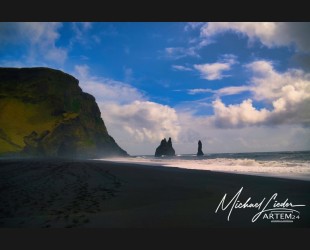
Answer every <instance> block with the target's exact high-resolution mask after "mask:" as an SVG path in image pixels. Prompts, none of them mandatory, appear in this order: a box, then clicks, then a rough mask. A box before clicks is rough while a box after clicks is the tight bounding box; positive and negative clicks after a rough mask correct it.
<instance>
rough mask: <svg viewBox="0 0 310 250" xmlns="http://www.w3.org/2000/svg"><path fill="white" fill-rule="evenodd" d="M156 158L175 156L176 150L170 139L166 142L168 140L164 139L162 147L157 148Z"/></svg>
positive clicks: (161, 143)
mask: <svg viewBox="0 0 310 250" xmlns="http://www.w3.org/2000/svg"><path fill="white" fill-rule="evenodd" d="M155 156H156V157H161V156H175V151H174V149H173V147H172V141H171V138H170V137H169V140H168V141H167V140H166V138H164V139H163V140H162V141H161V142H160V145H159V146H158V147H157V148H156V151H155Z"/></svg>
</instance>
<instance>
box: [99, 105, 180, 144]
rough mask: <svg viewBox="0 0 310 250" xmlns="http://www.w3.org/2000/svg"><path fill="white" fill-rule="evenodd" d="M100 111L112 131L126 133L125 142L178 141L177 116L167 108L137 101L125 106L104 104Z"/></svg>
mask: <svg viewBox="0 0 310 250" xmlns="http://www.w3.org/2000/svg"><path fill="white" fill-rule="evenodd" d="M100 109H101V110H102V112H103V116H104V117H105V118H106V121H108V122H107V123H108V124H110V125H111V128H112V127H113V130H114V131H115V130H125V131H126V132H127V136H126V137H127V138H126V139H127V141H131V140H134V141H136V142H137V143H141V142H157V143H159V142H160V140H161V139H163V138H164V137H172V138H173V139H174V140H175V141H176V140H177V139H178V135H179V132H180V127H179V125H178V116H177V113H176V111H175V110H174V109H173V108H170V107H169V106H166V105H161V104H158V103H154V102H149V101H138V100H137V101H134V102H132V103H129V104H126V105H119V104H116V103H113V104H106V103H104V104H100ZM115 132H116V131H115ZM120 140H122V141H123V140H124V138H122V139H121V138H120Z"/></svg>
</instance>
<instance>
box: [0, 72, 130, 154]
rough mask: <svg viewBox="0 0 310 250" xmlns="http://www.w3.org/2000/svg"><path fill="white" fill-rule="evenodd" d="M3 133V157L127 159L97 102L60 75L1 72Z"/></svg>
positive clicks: (0, 149) (0, 146)
mask: <svg viewBox="0 0 310 250" xmlns="http://www.w3.org/2000/svg"><path fill="white" fill-rule="evenodd" d="M0 128H1V132H0V155H7V154H10V155H11V154H12V153H13V154H18V155H32V156H33V155H36V156H71V157H101V156H106V155H127V153H126V152H125V151H124V150H122V149H121V148H120V147H119V146H118V145H117V144H116V142H115V141H114V139H113V138H112V137H111V136H110V135H109V134H108V132H107V129H106V127H105V124H104V122H103V120H102V118H101V114H100V110H99V108H98V105H97V104H96V102H95V98H94V97H93V96H91V95H89V94H87V93H84V92H82V90H81V88H80V87H79V86H78V80H77V79H75V78H74V77H72V76H70V75H68V74H65V73H63V72H61V71H58V70H53V69H48V68H24V69H15V68H0Z"/></svg>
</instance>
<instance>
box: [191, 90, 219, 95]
mask: <svg viewBox="0 0 310 250" xmlns="http://www.w3.org/2000/svg"><path fill="white" fill-rule="evenodd" d="M187 93H188V94H190V95H196V94H202V93H214V90H212V89H188V90H187Z"/></svg>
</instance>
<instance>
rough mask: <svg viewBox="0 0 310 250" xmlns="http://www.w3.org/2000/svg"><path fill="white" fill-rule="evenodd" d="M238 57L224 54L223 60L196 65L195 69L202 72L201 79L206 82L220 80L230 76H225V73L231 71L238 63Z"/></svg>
mask: <svg viewBox="0 0 310 250" xmlns="http://www.w3.org/2000/svg"><path fill="white" fill-rule="evenodd" d="M236 58H237V57H236V56H235V55H232V54H224V55H222V56H221V59H220V60H219V61H218V62H215V63H205V64H194V68H195V69H196V70H198V71H199V72H200V75H201V78H203V79H206V80H209V81H211V80H220V79H222V78H224V77H228V75H224V74H223V73H224V71H228V70H230V69H231V66H232V65H233V64H236V63H237V60H236Z"/></svg>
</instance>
